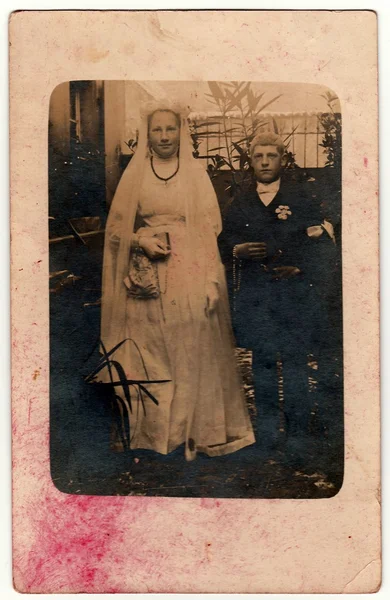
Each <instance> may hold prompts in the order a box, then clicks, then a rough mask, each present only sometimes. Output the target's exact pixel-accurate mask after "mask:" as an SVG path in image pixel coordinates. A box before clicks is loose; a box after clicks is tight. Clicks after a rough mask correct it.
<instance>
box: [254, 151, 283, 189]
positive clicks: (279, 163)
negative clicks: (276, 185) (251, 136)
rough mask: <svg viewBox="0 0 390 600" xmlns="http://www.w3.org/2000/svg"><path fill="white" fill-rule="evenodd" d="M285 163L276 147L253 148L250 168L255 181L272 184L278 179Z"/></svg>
mask: <svg viewBox="0 0 390 600" xmlns="http://www.w3.org/2000/svg"><path fill="white" fill-rule="evenodd" d="M285 162H286V161H285V158H284V156H282V155H281V154H280V152H279V151H278V148H277V146H255V148H254V151H253V154H252V166H253V169H254V171H255V175H256V179H257V181H260V182H261V183H272V182H273V181H276V180H277V179H279V177H280V173H281V171H282V168H283V167H284V166H285Z"/></svg>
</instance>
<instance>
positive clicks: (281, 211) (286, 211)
mask: <svg viewBox="0 0 390 600" xmlns="http://www.w3.org/2000/svg"><path fill="white" fill-rule="evenodd" d="M275 212H276V215H277V217H278V219H282V220H283V221H285V220H286V219H288V218H289V216H290V215H292V212H291V210H290V207H289V206H286V205H284V204H280V205H279V206H278V208H277V209H276V210H275Z"/></svg>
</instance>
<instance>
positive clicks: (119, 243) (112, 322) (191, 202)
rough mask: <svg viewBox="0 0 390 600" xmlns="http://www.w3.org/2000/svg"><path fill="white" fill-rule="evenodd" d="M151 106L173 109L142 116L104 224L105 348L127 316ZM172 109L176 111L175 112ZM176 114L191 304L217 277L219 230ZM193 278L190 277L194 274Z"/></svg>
mask: <svg viewBox="0 0 390 600" xmlns="http://www.w3.org/2000/svg"><path fill="white" fill-rule="evenodd" d="M156 109H164V110H168V109H169V110H175V109H172V108H171V107H170V106H169V105H168V106H166V105H163V106H161V104H160V105H158V106H155V107H154V109H152V108H151V107H150V106H149V107H148V108H146V109H145V110H144V111H143V113H142V114H141V123H140V127H139V134H138V143H137V149H136V152H135V154H134V156H133V157H132V159H131V161H130V163H129V165H128V166H127V168H126V170H125V171H124V173H123V175H122V177H121V179H120V182H119V184H118V187H117V190H116V192H115V195H114V198H113V201H112V205H111V208H110V212H109V215H108V219H107V224H106V233H105V241H104V258H103V277H102V288H103V293H102V316H101V339H102V341H103V343H104V345H105V346H106V348H107V349H110V348H113V347H114V346H115V345H116V344H117V343H118V342H120V341H121V339H122V338H121V336H123V331H124V326H125V318H126V297H127V296H126V287H125V285H124V283H123V281H124V279H125V278H126V276H127V271H128V266H129V260H130V253H131V240H132V236H133V234H134V223H135V218H136V214H137V208H138V202H139V194H140V187H141V183H142V180H143V176H144V169H145V165H146V164H147V160H148V157H149V149H148V140H147V129H148V124H147V119H148V115H149V114H151V112H154V110H156ZM175 112H176V111H175ZM183 112H184V111H183V110H181V113H180V120H181V128H180V173H181V178H180V179H181V181H182V182H183V183H182V185H183V186H184V189H183V190H182V193H183V194H184V195H185V200H186V220H187V232H188V241H189V243H190V245H191V246H192V247H193V252H194V255H197V256H198V259H199V263H200V264H199V269H198V270H197V274H196V276H197V278H198V281H197V285H196V286H194V295H193V297H192V299H191V302H192V306H193V308H194V310H195V306H196V305H197V304H198V303H199V302H201V301H202V299H203V298H204V286H205V284H206V282H207V281H218V280H219V278H220V276H221V272H220V271H221V265H220V260H219V254H218V248H217V243H216V238H217V235H218V233H219V232H220V230H221V216H220V211H219V206H218V201H217V198H216V195H215V192H214V188H213V186H212V184H211V181H210V179H209V177H208V175H207V173H206V172H205V170H204V168H203V166H202V165H201V164H200V162H199V161H198V160H197V159H195V158H194V157H193V147H192V140H191V136H190V133H189V128H188V118H187V115H186V114H184V115H183ZM194 276H195V275H194Z"/></svg>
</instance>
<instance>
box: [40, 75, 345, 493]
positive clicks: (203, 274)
mask: <svg viewBox="0 0 390 600" xmlns="http://www.w3.org/2000/svg"><path fill="white" fill-rule="evenodd" d="M48 131H49V134H48V150H49V164H48V169H49V173H48V174H49V210H48V213H49V255H50V276H49V289H50V463H51V464H50V466H51V476H52V480H53V483H54V485H55V486H56V488H57V489H58V490H60V491H61V492H65V493H68V494H80V495H102V496H118V495H119V496H171V497H199V498H208V497H210V498H302V499H319V498H329V497H333V496H335V495H336V494H337V493H338V492H339V490H340V489H341V487H342V483H343V474H344V410H343V327H342V261H341V255H342V239H341V214H342V186H341V155H342V117H341V108H340V102H339V99H338V96H337V90H334V91H333V90H331V89H329V88H327V87H326V86H323V85H320V84H312V83H311V84H307V83H283V82H276V81H274V82H270V81H264V82H261V81H201V82H200V81H199V82H196V81H195V82H192V81H191V82H190V81H160V82H158V81H132V80H123V81H120V80H88V81H76V80H75V81H67V82H64V83H61V84H60V85H58V86H57V87H55V89H54V90H53V92H52V94H51V98H50V110H49V130H48Z"/></svg>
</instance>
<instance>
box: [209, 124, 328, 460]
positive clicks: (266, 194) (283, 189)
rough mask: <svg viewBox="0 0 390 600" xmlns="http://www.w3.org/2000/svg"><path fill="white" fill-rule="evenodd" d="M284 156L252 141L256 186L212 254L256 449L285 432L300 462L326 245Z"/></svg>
mask: <svg viewBox="0 0 390 600" xmlns="http://www.w3.org/2000/svg"><path fill="white" fill-rule="evenodd" d="M285 155H286V150H285V147H284V144H283V141H282V139H281V138H280V137H279V136H277V135H276V134H273V133H264V134H260V135H258V136H257V137H255V138H254V140H253V142H252V144H251V148H250V157H251V163H252V167H253V170H254V175H255V179H254V181H253V182H252V184H251V185H250V186H249V188H248V189H247V191H246V192H243V193H242V194H241V195H240V196H238V197H236V198H235V199H234V200H233V202H232V204H231V206H230V208H229V209H228V212H227V214H226V216H225V220H224V228H223V231H222V233H221V235H220V236H219V246H220V251H221V255H222V258H223V260H224V262H225V264H230V266H231V285H232V287H233V299H232V304H233V306H232V311H233V324H234V328H235V334H236V338H237V343H238V345H239V346H241V347H245V348H249V349H251V350H252V351H253V363H252V372H253V378H254V388H255V401H256V408H257V436H256V437H257V442H258V444H259V445H260V446H261V447H263V448H264V449H265V450H266V451H271V450H272V449H273V448H276V447H277V445H278V441H279V439H280V435H281V433H280V432H281V431H285V432H286V435H287V444H288V447H289V448H290V450H291V452H295V451H297V452H298V454H299V455H301V456H303V455H304V453H305V440H307V439H308V433H309V432H308V429H309V417H310V409H311V407H310V403H309V394H308V366H307V363H308V354H310V353H311V352H312V351H313V349H314V348H317V347H318V344H319V338H320V337H321V335H322V331H323V322H324V313H325V311H324V309H323V307H322V299H321V294H320V293H319V292H318V281H319V278H320V277H321V270H322V268H323V261H322V260H321V259H320V256H321V255H322V248H323V244H325V248H327V247H329V245H330V246H333V242H332V239H331V237H332V230H331V226H330V227H329V225H330V224H328V223H326V222H324V221H323V218H322V216H321V210H320V206H319V203H318V201H317V199H316V198H315V197H313V196H314V195H313V194H312V193H310V192H309V191H308V189H307V188H305V185H304V184H302V183H294V182H288V181H286V180H285V177H284V175H283V170H284V167H285V164H286V156H285Z"/></svg>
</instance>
